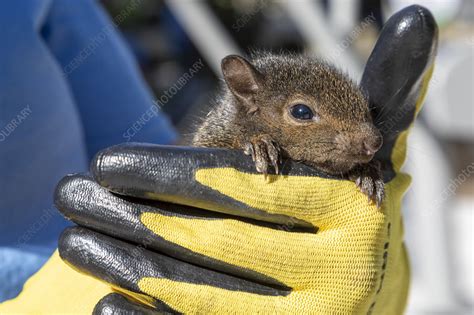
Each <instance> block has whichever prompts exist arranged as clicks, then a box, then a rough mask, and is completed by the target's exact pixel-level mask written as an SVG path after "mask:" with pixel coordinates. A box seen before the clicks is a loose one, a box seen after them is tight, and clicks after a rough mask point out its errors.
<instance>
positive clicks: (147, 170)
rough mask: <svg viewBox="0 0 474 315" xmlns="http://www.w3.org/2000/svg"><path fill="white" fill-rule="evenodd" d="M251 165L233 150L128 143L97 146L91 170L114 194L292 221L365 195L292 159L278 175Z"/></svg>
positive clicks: (310, 219)
mask: <svg viewBox="0 0 474 315" xmlns="http://www.w3.org/2000/svg"><path fill="white" fill-rule="evenodd" d="M254 168H255V166H254V165H253V162H252V161H251V160H250V158H249V157H246V156H245V155H244V154H243V153H241V152H238V151H233V150H224V149H209V148H191V147H187V148H185V147H172V146H157V145H144V144H131V145H130V144H126V145H119V146H115V147H111V148H108V149H106V150H104V151H101V152H100V153H99V154H98V155H97V156H96V158H95V160H94V161H93V163H92V166H91V172H92V174H93V176H94V178H95V179H96V180H97V181H98V182H99V183H100V184H101V185H102V186H104V187H107V189H109V190H111V191H112V192H115V193H118V194H122V195H127V196H133V197H139V198H145V199H156V200H162V201H169V202H172V203H177V204H184V205H189V206H194V207H199V208H203V209H208V210H211V211H217V212H222V213H227V214H231V215H235V216H239V217H245V218H251V219H256V220H260V221H264V222H271V223H277V224H280V225H286V224H287V223H288V222H292V224H293V225H294V226H296V227H313V228H314V227H315V226H317V225H315V222H316V221H318V220H319V219H321V216H322V215H324V214H328V213H330V210H331V209H334V207H335V204H336V203H341V204H344V203H345V202H348V201H351V200H354V199H360V200H361V201H362V200H363V198H364V196H363V195H362V194H360V193H359V192H358V191H357V188H356V187H355V184H354V183H353V182H350V181H346V180H337V179H334V178H333V179H329V178H328V177H327V176H326V177H322V175H321V173H318V172H317V171H316V170H315V169H312V168H310V167H308V166H305V165H303V164H299V163H296V162H291V161H287V163H285V165H284V166H283V169H282V173H283V174H284V175H282V176H279V175H268V176H267V178H265V177H264V176H263V175H262V174H256V173H255V172H254ZM285 174H286V175H288V174H289V175H292V176H286V175H285ZM328 196H331V198H328ZM363 204H365V205H366V204H367V201H366V200H365V201H364V203H363Z"/></svg>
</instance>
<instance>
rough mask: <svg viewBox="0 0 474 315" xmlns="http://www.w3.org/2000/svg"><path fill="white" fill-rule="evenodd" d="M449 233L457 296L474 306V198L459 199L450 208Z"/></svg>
mask: <svg viewBox="0 0 474 315" xmlns="http://www.w3.org/2000/svg"><path fill="white" fill-rule="evenodd" d="M449 213H450V218H449V221H448V222H447V223H448V232H449V234H448V235H450V238H449V240H450V244H452V250H451V252H450V254H451V255H452V256H453V259H452V265H453V266H452V267H453V270H454V283H455V290H456V294H457V295H459V296H460V297H461V299H462V301H463V302H465V303H466V304H469V305H470V306H471V307H472V306H474V273H473V269H474V268H473V266H474V246H473V245H474V244H473V243H474V234H473V228H474V198H473V197H472V196H471V197H470V198H469V197H467V196H466V197H462V198H457V199H456V200H454V202H453V203H452V207H451V208H450V211H449Z"/></svg>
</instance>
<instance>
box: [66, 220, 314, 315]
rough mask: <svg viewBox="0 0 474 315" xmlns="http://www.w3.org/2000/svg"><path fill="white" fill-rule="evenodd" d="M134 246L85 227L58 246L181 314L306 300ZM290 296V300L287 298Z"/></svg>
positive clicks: (83, 267) (69, 259) (138, 296)
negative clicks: (138, 249) (136, 248)
mask: <svg viewBox="0 0 474 315" xmlns="http://www.w3.org/2000/svg"><path fill="white" fill-rule="evenodd" d="M134 247H135V246H134V245H131V244H129V243H125V242H122V241H119V240H117V239H113V238H110V237H108V236H105V235H102V234H99V233H96V232H93V231H91V230H88V229H85V228H81V227H72V228H68V229H66V230H65V231H64V232H63V234H62V235H61V237H60V240H59V247H58V248H59V254H60V256H61V258H62V259H63V260H64V261H65V262H66V263H67V264H69V265H71V266H72V267H73V268H75V269H76V270H79V271H81V272H83V273H85V274H88V275H90V276H93V277H95V278H97V279H99V280H102V281H105V282H107V283H109V284H111V285H112V286H113V287H116V288H118V290H120V291H123V292H127V295H129V296H131V297H133V298H134V299H135V300H138V301H140V302H141V303H144V304H146V305H149V306H151V307H156V300H160V301H163V302H164V303H166V304H167V305H168V306H169V307H170V308H172V309H175V310H177V311H178V312H183V313H187V312H204V311H205V312H209V313H224V314H225V313H232V312H233V313H235V312H236V310H239V312H240V313H243V314H245V313H250V312H252V311H256V312H265V311H268V312H270V313H274V312H276V311H277V310H278V309H279V306H285V307H286V309H287V310H288V305H291V303H295V301H294V299H298V300H304V299H307V295H306V294H305V293H304V292H292V291H290V290H278V289H275V288H271V287H268V286H264V285H261V284H258V283H254V282H251V281H247V280H244V279H239V278H236V277H233V276H229V275H226V274H222V273H217V272H215V271H211V270H207V269H205V268H200V267H197V266H194V265H191V264H188V263H185V262H181V261H179V260H176V259H173V258H170V257H167V256H164V255H160V254H157V253H152V252H149V251H147V250H141V251H139V252H136V251H134ZM287 299H291V300H292V301H287V302H285V301H286V300H287ZM183 300H185V301H183ZM288 303H289V304H288ZM300 304H301V303H300ZM302 306H304V305H302ZM299 311H300V312H301V311H302V309H301V306H300V307H299Z"/></svg>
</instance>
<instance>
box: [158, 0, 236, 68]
mask: <svg viewBox="0 0 474 315" xmlns="http://www.w3.org/2000/svg"><path fill="white" fill-rule="evenodd" d="M165 2H166V5H167V6H168V8H169V9H170V10H171V12H172V13H173V15H174V16H175V17H176V19H177V20H178V21H179V23H180V24H181V26H182V27H183V28H184V30H185V31H186V34H187V35H188V36H189V37H190V38H191V40H192V42H193V43H194V45H196V47H197V48H198V50H199V52H200V53H201V54H202V55H203V56H204V58H205V59H206V62H207V64H209V65H210V66H211V67H212V70H214V73H215V74H216V75H217V76H218V77H220V76H222V74H221V60H222V58H224V57H225V56H227V55H230V54H241V52H240V48H239V47H238V45H237V44H236V43H235V42H234V39H233V38H232V37H231V36H230V34H229V33H228V32H227V31H226V29H225V27H224V26H223V25H222V23H221V22H220V21H219V19H218V18H217V17H216V16H215V14H214V13H213V12H212V11H211V10H210V8H209V6H208V5H207V4H206V3H205V2H204V1H187V0H166V1H165Z"/></svg>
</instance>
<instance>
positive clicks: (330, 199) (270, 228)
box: [0, 6, 437, 314]
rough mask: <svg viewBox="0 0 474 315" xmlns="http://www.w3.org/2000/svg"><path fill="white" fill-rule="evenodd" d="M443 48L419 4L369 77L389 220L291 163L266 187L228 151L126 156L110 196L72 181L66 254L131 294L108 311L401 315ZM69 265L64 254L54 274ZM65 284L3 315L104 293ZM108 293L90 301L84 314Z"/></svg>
mask: <svg viewBox="0 0 474 315" xmlns="http://www.w3.org/2000/svg"><path fill="white" fill-rule="evenodd" d="M436 42H437V29H436V25H435V23H434V20H433V18H432V16H431V15H430V13H429V12H428V11H427V10H426V9H423V8H421V7H418V6H412V7H409V8H407V9H405V10H403V11H401V12H399V13H397V14H396V15H395V16H393V17H392V18H391V19H390V20H389V21H388V22H387V24H386V26H385V27H384V29H383V31H382V34H381V36H380V38H379V40H378V43H377V45H376V47H375V48H374V52H373V53H372V55H371V57H370V58H369V61H368V64H367V66H366V70H365V73H364V76H363V78H362V82H361V86H362V88H363V89H365V90H366V92H367V93H368V95H369V100H370V103H371V106H372V107H373V111H374V115H375V117H384V124H385V125H386V124H387V121H389V122H390V125H391V127H390V128H386V127H384V125H383V124H382V122H380V125H379V127H380V129H381V131H382V134H383V136H384V146H383V148H382V149H381V150H380V152H379V153H378V155H377V157H376V158H377V159H379V160H380V161H382V162H383V163H382V164H383V166H384V177H385V179H386V182H387V183H386V198H385V201H384V203H383V205H382V207H381V209H377V208H376V207H375V206H374V205H372V204H369V203H368V202H367V198H366V196H365V195H363V194H362V193H360V192H359V191H358V189H357V187H356V185H355V184H354V183H353V182H350V181H345V180H342V179H338V178H333V177H330V176H327V175H324V174H321V173H319V172H317V171H316V170H313V169H311V168H309V167H306V166H304V165H300V164H297V163H291V162H288V163H286V164H285V167H284V168H283V170H282V173H283V175H279V176H276V175H270V176H269V179H264V177H263V176H262V175H261V174H256V173H255V172H254V171H253V169H254V165H253V163H252V162H251V161H249V159H247V158H245V157H244V156H243V155H242V154H241V153H240V152H235V151H227V150H218V149H215V150H213V149H196V148H176V147H162V146H147V145H122V146H117V147H113V148H110V149H108V150H105V151H103V152H101V153H100V154H99V155H98V156H97V158H96V160H95V161H94V163H93V165H92V172H93V174H94V176H95V179H96V181H97V182H98V183H100V185H99V184H97V183H96V181H94V180H92V179H91V178H89V177H86V176H81V175H76V176H70V177H66V178H65V179H63V180H62V182H61V183H60V184H59V186H58V189H57V195H56V204H57V206H58V208H59V209H60V211H61V212H63V214H65V215H66V216H67V217H68V218H70V219H71V220H72V221H74V222H76V223H77V224H79V225H80V226H81V227H75V228H70V229H68V230H66V231H65V232H64V233H63V235H62V237H61V239H60V245H59V249H60V255H61V257H62V258H63V259H64V261H65V262H66V263H68V264H69V265H71V266H73V267H74V268H75V269H77V270H80V271H81V272H83V273H86V274H89V275H91V276H93V277H95V278H98V279H101V280H103V281H105V282H107V283H109V284H110V285H111V286H113V287H114V288H116V290H118V291H119V292H121V293H122V294H123V295H124V296H126V297H127V300H125V299H123V298H120V296H119V295H110V296H108V297H106V298H105V299H103V300H102V301H101V302H100V303H99V304H98V305H97V306H96V308H95V311H97V312H98V313H100V312H102V311H104V310H115V311H132V310H135V311H142V312H145V311H150V310H153V309H155V310H161V311H178V312H183V313H219V314H224V313H242V314H248V313H297V314H300V313H316V314H370V313H374V314H400V313H402V312H403V309H404V306H405V302H406V296H407V288H408V279H409V272H408V266H407V256H406V252H405V249H404V246H403V227H402V221H401V216H400V203H401V200H402V197H403V194H404V192H405V191H406V189H407V187H408V185H409V182H410V178H409V176H408V175H406V174H403V173H400V167H401V165H402V164H403V161H404V158H405V152H406V135H407V132H406V130H407V129H408V127H409V125H410V124H411V122H412V121H413V120H414V117H415V114H416V112H417V111H418V110H419V108H420V106H421V103H422V99H423V96H424V94H425V91H426V86H427V84H428V81H429V77H430V75H431V71H432V65H433V57H434V53H435V49H436ZM376 123H377V121H376ZM104 187H106V188H104ZM110 191H112V192H114V193H117V194H120V195H126V196H127V197H120V196H118V195H116V194H112V193H110ZM137 197H138V198H140V199H137ZM145 199H148V200H145ZM153 199H156V200H160V201H161V202H156V201H152V200H153ZM167 202H171V203H167ZM191 207H193V208H191ZM198 208H199V209H198ZM207 210H211V211H207ZM93 230H94V231H93ZM95 231H98V232H95ZM58 264H59V263H58V260H57V258H54V257H53V258H52V261H50V262H49V263H48V265H47V266H46V268H52V267H54V266H56V265H58ZM60 268H61V269H60V270H63V268H64V267H63V266H62V267H60ZM42 273H43V274H42ZM41 275H43V276H45V275H47V276H49V277H52V276H51V273H49V274H44V270H42V271H40V273H39V274H38V275H37V276H41ZM62 275H63V276H64V278H62V279H61V281H60V282H61V283H59V284H58V283H57V282H55V283H54V284H55V287H54V288H49V287H48V279H44V278H43V280H42V281H37V282H34V281H33V280H31V281H30V282H29V283H28V285H27V286H26V291H25V293H23V294H22V295H20V297H19V299H17V302H15V301H13V302H10V303H9V304H7V306H6V308H3V309H2V308H1V307H0V312H7V311H8V310H20V309H21V306H22V305H21V301H23V303H25V300H26V301H28V302H32V303H33V304H34V305H35V307H37V308H36V309H35V310H36V311H41V310H44V309H42V308H41V305H42V304H41V302H44V300H45V296H48V297H51V295H50V294H51V292H52V294H54V295H53V296H55V297H56V298H55V299H54V300H55V301H53V303H56V302H57V301H56V300H59V301H60V303H59V304H61V305H64V304H66V303H75V301H76V300H75V297H74V296H71V295H69V296H66V297H64V295H63V294H61V289H58V288H61V287H62V288H63V289H62V290H63V291H64V292H67V293H70V292H71V290H70V288H71V287H72V288H78V290H79V291H80V292H77V294H76V296H77V295H78V296H81V295H83V294H84V292H86V291H84V290H87V289H86V288H88V287H89V288H91V287H93V286H94V284H93V283H95V285H97V286H98V287H100V288H104V285H103V284H99V283H98V282H92V281H91V278H81V277H82V276H79V274H77V275H74V273H73V272H69V273H68V272H64V273H63V274H62ZM73 276H75V277H76V278H75V281H76V282H75V283H74V282H71V278H69V277H73ZM49 279H51V278H49ZM80 279H82V280H80ZM86 282H88V284H86V285H85V286H81V287H77V286H78V285H80V284H81V283H86ZM68 288H69V289H68ZM52 290H54V291H52ZM108 290H109V289H108V288H106V287H105V288H104V289H103V290H102V289H101V290H99V291H100V293H99V292H98V293H97V294H95V295H94V296H93V297H92V298H87V296H85V298H84V299H83V301H82V303H83V306H84V310H87V311H88V312H90V311H91V309H92V306H93V304H94V303H95V302H96V301H97V299H98V298H99V296H103V295H104V294H106V292H108ZM48 291H49V292H48ZM46 294H48V295H46ZM94 298H95V299H96V300H94V301H92V300H93V299H94ZM41 300H43V301H41ZM47 300H48V302H50V300H51V298H48V299H47ZM59 304H58V306H57V307H62V306H60V305H59ZM4 307H5V306H4ZM33 309H34V308H30V309H29V310H33ZM65 309H67V307H66V308H64V307H63V308H61V310H65Z"/></svg>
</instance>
